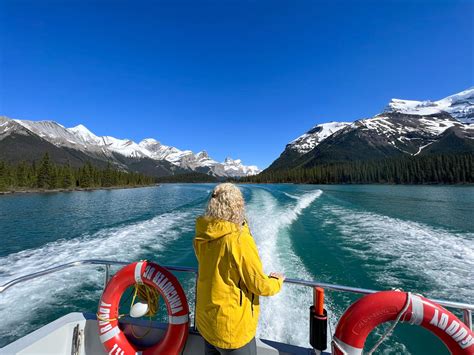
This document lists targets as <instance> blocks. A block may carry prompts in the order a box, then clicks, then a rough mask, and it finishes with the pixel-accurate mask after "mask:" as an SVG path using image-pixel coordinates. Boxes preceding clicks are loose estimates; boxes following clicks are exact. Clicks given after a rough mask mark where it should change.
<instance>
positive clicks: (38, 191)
mask: <svg viewBox="0 0 474 355" xmlns="http://www.w3.org/2000/svg"><path fill="white" fill-rule="evenodd" d="M160 185H161V184H152V185H127V186H108V187H105V186H104V187H75V188H70V189H64V188H59V189H22V190H5V191H0V196H7V195H23V194H43V193H57V192H87V191H97V190H121V189H123V190H125V189H139V188H142V187H156V186H160Z"/></svg>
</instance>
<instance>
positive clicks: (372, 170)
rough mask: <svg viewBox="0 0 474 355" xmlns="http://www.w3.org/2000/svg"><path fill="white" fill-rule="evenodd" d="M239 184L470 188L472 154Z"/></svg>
mask: <svg viewBox="0 0 474 355" xmlns="http://www.w3.org/2000/svg"><path fill="white" fill-rule="evenodd" d="M239 181H240V182H253V183H307V184H372V183H381V184H472V183H474V154H456V155H454V154H452V155H450V154H446V155H425V156H419V157H418V156H407V157H399V158H387V159H382V160H369V161H353V162H344V163H332V164H322V165H317V166H315V167H312V168H301V167H300V168H295V169H280V170H273V171H272V170H270V171H263V172H262V173H260V174H258V175H256V176H250V177H245V178H242V179H240V180H239Z"/></svg>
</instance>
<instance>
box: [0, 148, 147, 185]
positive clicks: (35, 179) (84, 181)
mask: <svg viewBox="0 0 474 355" xmlns="http://www.w3.org/2000/svg"><path fill="white" fill-rule="evenodd" d="M154 182H155V179H154V178H152V177H150V176H145V175H143V174H139V173H132V172H125V171H121V170H117V169H115V168H113V167H112V165H110V164H108V165H107V167H106V168H105V169H99V168H97V167H95V166H93V165H92V164H91V163H90V162H86V163H85V164H84V165H83V166H82V167H79V168H73V167H71V166H70V165H69V164H65V165H59V164H55V163H54V162H52V161H51V159H50V157H49V155H48V153H46V154H45V155H44V156H43V158H42V159H41V161H39V162H26V161H22V162H20V163H17V164H9V163H7V162H5V161H2V160H0V191H1V190H18V189H45V190H51V189H73V188H99V187H115V186H142V185H151V184H153V183H154Z"/></svg>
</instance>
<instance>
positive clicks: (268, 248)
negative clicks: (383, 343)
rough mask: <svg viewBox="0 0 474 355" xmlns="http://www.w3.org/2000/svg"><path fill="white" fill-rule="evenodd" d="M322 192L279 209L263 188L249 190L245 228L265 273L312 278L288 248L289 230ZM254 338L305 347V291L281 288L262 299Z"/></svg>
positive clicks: (309, 296)
mask: <svg viewBox="0 0 474 355" xmlns="http://www.w3.org/2000/svg"><path fill="white" fill-rule="evenodd" d="M321 193H322V191H321V190H317V191H312V192H308V193H305V194H303V195H301V196H293V197H291V198H292V199H293V201H292V203H290V204H288V205H284V206H282V205H281V204H280V203H279V201H278V200H277V199H276V198H275V197H274V196H273V195H272V194H271V193H270V192H268V191H266V190H264V189H253V190H252V199H251V201H250V203H249V205H248V209H247V214H248V218H249V225H250V228H251V231H252V233H253V236H254V238H255V241H256V243H257V245H258V249H259V254H260V258H261V260H262V263H263V266H264V269H265V271H266V272H271V271H278V272H282V273H284V274H285V275H286V276H287V277H296V278H302V279H313V278H314V277H313V276H314V275H311V274H310V273H309V272H308V271H307V270H306V269H305V267H304V265H303V262H302V261H301V259H300V258H299V257H298V256H297V255H296V254H295V252H294V251H293V248H292V246H291V239H290V235H289V230H288V229H289V227H290V226H291V224H292V223H293V222H295V221H296V220H297V219H298V217H299V216H300V215H301V213H302V212H303V210H304V209H306V208H307V207H309V206H310V205H311V203H313V201H315V200H316V199H317V198H318V197H319V196H320V195H321ZM260 302H261V315H260V320H259V328H258V332H257V336H259V337H261V338H264V339H271V340H277V341H282V342H287V343H290V344H294V345H301V346H308V321H307V319H308V312H309V311H308V308H309V305H310V304H311V302H312V291H311V290H310V289H309V288H305V287H297V286H288V285H284V287H283V289H282V291H281V292H280V293H279V294H278V295H276V296H273V297H262V298H261V299H260Z"/></svg>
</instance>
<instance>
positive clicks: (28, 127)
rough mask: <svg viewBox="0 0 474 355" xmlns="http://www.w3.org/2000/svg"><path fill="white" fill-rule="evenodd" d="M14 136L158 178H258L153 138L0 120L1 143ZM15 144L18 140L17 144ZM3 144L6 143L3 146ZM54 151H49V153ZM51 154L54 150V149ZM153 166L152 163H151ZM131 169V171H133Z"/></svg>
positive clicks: (250, 170)
mask: <svg viewBox="0 0 474 355" xmlns="http://www.w3.org/2000/svg"><path fill="white" fill-rule="evenodd" d="M14 133H17V134H18V133H20V134H23V135H30V134H31V135H35V136H36V137H37V138H39V139H41V140H42V141H44V142H43V143H46V142H47V143H50V144H52V145H54V146H55V147H56V148H62V149H67V151H68V152H69V153H71V152H72V151H78V152H81V153H82V154H84V156H85V157H86V158H84V157H82V156H81V160H84V159H87V157H89V158H92V159H96V160H105V161H107V162H113V163H115V164H116V165H118V166H120V167H121V168H124V169H130V168H131V167H132V166H133V169H135V170H136V169H138V170H140V169H142V170H143V169H144V166H146V171H141V172H145V173H148V174H150V173H152V174H153V170H154V168H153V165H156V167H155V168H158V170H159V175H163V174H166V171H167V172H168V173H169V174H172V173H176V172H186V171H198V172H203V173H208V174H212V175H215V176H229V177H234V176H247V175H252V174H257V173H259V172H260V170H259V169H258V168H257V167H256V166H245V165H243V164H242V163H241V161H240V160H235V161H234V160H232V159H226V160H225V161H224V162H222V163H219V162H217V161H215V160H214V159H212V158H210V157H209V156H208V154H207V153H206V152H205V151H201V152H199V153H197V154H194V153H193V152H192V151H190V150H180V149H178V148H175V147H171V146H167V145H164V144H161V143H160V142H159V141H157V140H155V139H153V138H147V139H144V140H142V141H141V142H140V143H138V144H137V143H136V142H134V141H132V140H129V139H118V138H115V137H111V136H97V135H95V134H94V133H92V132H91V131H90V130H89V129H87V128H86V127H85V126H83V125H78V126H75V127H72V128H66V127H64V126H62V125H60V124H59V123H56V122H54V121H27V120H12V119H9V118H8V117H0V141H2V140H4V138H6V137H7V136H11V135H12V134H14ZM16 142H18V140H16ZM3 143H4V144H5V141H4V142H3ZM51 149H53V148H51V147H50V150H51ZM53 150H54V149H53ZM153 162H155V163H153ZM133 169H132V170H133Z"/></svg>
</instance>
